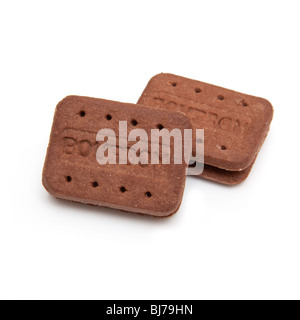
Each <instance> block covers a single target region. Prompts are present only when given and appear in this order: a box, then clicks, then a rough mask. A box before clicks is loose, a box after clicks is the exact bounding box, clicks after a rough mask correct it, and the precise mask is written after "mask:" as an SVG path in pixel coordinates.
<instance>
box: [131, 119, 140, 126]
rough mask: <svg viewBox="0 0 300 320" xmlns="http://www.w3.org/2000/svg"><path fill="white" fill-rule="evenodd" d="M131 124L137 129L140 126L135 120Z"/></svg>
mask: <svg viewBox="0 0 300 320" xmlns="http://www.w3.org/2000/svg"><path fill="white" fill-rule="evenodd" d="M131 124H132V125H133V126H134V127H135V126H137V125H138V122H137V121H136V120H135V119H132V120H131Z"/></svg>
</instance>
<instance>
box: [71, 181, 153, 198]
mask: <svg viewBox="0 0 300 320" xmlns="http://www.w3.org/2000/svg"><path fill="white" fill-rule="evenodd" d="M66 182H67V183H71V182H72V177H71V176H66ZM91 185H92V187H93V188H98V187H99V183H98V182H97V181H94V182H92V183H91ZM127 191H128V190H127V189H126V188H125V187H124V186H122V187H120V192H121V193H125V192H127ZM145 196H146V197H147V198H151V197H152V193H151V192H150V191H147V192H145Z"/></svg>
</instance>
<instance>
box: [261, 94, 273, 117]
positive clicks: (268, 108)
mask: <svg viewBox="0 0 300 320" xmlns="http://www.w3.org/2000/svg"><path fill="white" fill-rule="evenodd" d="M259 100H260V102H261V103H262V104H263V105H264V106H265V109H266V111H267V113H268V114H269V115H270V116H271V119H272V118H273V114H274V108H273V105H272V103H271V102H270V101H269V100H267V99H265V98H259Z"/></svg>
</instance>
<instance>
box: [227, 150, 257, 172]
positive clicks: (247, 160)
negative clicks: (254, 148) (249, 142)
mask: <svg viewBox="0 0 300 320" xmlns="http://www.w3.org/2000/svg"><path fill="white" fill-rule="evenodd" d="M255 156H256V155H255V154H254V155H253V154H250V153H249V154H245V155H244V156H243V157H240V158H239V159H238V160H236V161H232V164H231V167H230V168H228V170H230V171H243V170H246V169H247V168H249V166H251V164H252V163H253V161H254V159H255Z"/></svg>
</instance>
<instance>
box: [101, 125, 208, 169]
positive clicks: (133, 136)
mask: <svg viewBox="0 0 300 320" xmlns="http://www.w3.org/2000/svg"><path fill="white" fill-rule="evenodd" d="M193 138H194V147H193ZM96 140H97V142H103V143H102V144H101V145H100V146H99V148H98V149H97V152H96V158H97V162H98V163H99V164H100V165H105V164H128V163H130V164H134V165H136V164H141V165H148V164H154V165H156V164H163V165H170V164H174V165H176V164H183V163H184V162H185V163H186V164H187V165H188V171H187V174H188V175H199V174H201V173H202V172H203V166H204V165H203V163H204V130H203V129H196V130H194V136H193V130H192V129H184V130H183V133H182V130H180V129H176V128H175V129H172V130H171V131H169V130H168V129H165V128H163V129H161V130H160V129H151V130H150V132H149V130H148V132H147V131H146V130H144V129H138V128H137V129H132V130H131V131H130V132H128V127H127V121H119V131H118V132H115V131H114V130H112V129H108V128H106V129H101V130H100V131H99V132H98V133H97V137H96Z"/></svg>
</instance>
